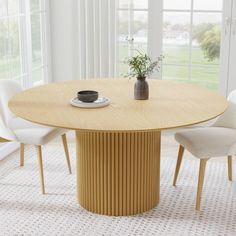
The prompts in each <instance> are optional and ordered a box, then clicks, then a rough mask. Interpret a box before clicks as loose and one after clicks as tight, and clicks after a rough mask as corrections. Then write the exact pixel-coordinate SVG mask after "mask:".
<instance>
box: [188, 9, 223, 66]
mask: <svg viewBox="0 0 236 236" xmlns="http://www.w3.org/2000/svg"><path fill="white" fill-rule="evenodd" d="M193 16H194V18H193V48H192V63H193V64H219V57H220V41H221V18H222V14H221V13H194V15H193Z"/></svg>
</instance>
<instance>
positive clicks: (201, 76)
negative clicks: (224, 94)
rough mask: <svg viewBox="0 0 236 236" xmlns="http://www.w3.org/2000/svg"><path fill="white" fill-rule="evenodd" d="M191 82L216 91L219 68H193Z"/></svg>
mask: <svg viewBox="0 0 236 236" xmlns="http://www.w3.org/2000/svg"><path fill="white" fill-rule="evenodd" d="M191 82H192V83H195V84H199V85H201V86H204V87H207V88H209V89H212V90H217V89H218V87H219V67H218V66H213V67H193V68H192V80H191Z"/></svg>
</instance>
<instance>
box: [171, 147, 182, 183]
mask: <svg viewBox="0 0 236 236" xmlns="http://www.w3.org/2000/svg"><path fill="white" fill-rule="evenodd" d="M183 154H184V147H183V146H181V145H180V146H179V153H178V159H177V162H176V167H175V175H174V181H173V186H176V181H177V178H178V175H179V169H180V166H181V162H182V159H183Z"/></svg>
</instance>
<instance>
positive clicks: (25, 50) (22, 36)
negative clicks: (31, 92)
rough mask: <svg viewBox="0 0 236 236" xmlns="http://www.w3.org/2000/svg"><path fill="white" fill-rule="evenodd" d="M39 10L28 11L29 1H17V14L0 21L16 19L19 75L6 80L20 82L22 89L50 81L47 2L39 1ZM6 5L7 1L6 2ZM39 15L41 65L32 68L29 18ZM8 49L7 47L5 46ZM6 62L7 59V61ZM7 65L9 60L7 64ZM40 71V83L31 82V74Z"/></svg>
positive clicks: (5, 16) (45, 0)
mask: <svg viewBox="0 0 236 236" xmlns="http://www.w3.org/2000/svg"><path fill="white" fill-rule="evenodd" d="M39 2H40V9H39V10H38V11H35V12H31V10H30V0H19V2H18V3H19V10H18V13H17V14H14V15H9V14H8V12H7V14H6V15H4V16H1V17H0V20H7V21H9V20H11V19H15V18H17V21H18V31H19V58H20V67H21V72H20V74H19V75H17V76H14V77H11V76H9V75H8V76H7V77H8V78H7V79H13V80H20V81H21V83H22V85H23V87H25V88H30V87H33V86H37V85H40V84H44V83H48V82H51V81H52V77H51V51H50V42H51V39H50V21H49V20H50V15H49V13H50V11H49V9H50V5H49V1H47V0H39ZM6 4H8V0H6ZM34 14H40V25H41V27H40V29H41V55H42V63H41V65H40V66H39V67H37V68H33V65H32V60H33V57H32V38H31V33H32V32H31V16H32V15H34ZM7 47H8V46H7ZM7 60H8V59H7ZM7 64H8V65H9V60H8V62H7ZM37 70H42V71H43V76H42V80H40V81H36V82H34V81H33V78H32V73H33V72H35V71H37Z"/></svg>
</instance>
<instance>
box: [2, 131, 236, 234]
mask: <svg viewBox="0 0 236 236" xmlns="http://www.w3.org/2000/svg"><path fill="white" fill-rule="evenodd" d="M68 141H69V147H70V155H71V161H72V167H73V174H72V175H68V172H67V168H66V163H65V159H64V153H63V148H62V146H61V145H59V144H60V140H55V142H53V143H51V144H50V145H47V146H45V147H44V148H43V154H44V158H43V159H44V169H45V184H46V193H47V194H46V195H41V194H40V184H39V176H38V166H37V157H36V152H35V149H34V148H33V147H30V146H27V148H26V155H25V160H26V161H25V166H24V167H23V168H22V167H19V152H15V153H13V154H12V155H10V156H9V157H8V158H6V159H4V160H3V161H0V236H2V235H7V236H8V235H50V236H53V235H122V236H123V235H145V236H146V235H164V236H166V235H167V236H168V235H174V236H176V235H177V236H178V235H179V236H182V235H191V236H192V235H201V236H202V235H207V236H208V235H214V236H215V235H236V175H235V177H234V180H235V181H233V182H229V181H228V180H227V165H226V158H217V159H213V160H211V161H210V162H209V165H208V166H207V170H206V178H205V185H204V191H203V196H202V209H201V211H199V212H197V211H195V209H194V206H195V195H196V185H197V178H198V161H196V159H194V158H193V157H192V156H191V154H189V153H186V154H185V158H184V161H183V163H182V169H181V171H180V176H179V180H178V185H177V187H173V186H172V185H171V183H172V178H173V172H174V168H175V161H176V154H177V150H178V145H177V144H176V142H175V141H174V138H173V133H170V132H167V133H164V134H163V137H162V163H161V166H162V172H161V202H160V204H159V205H158V206H157V207H156V208H154V209H153V210H151V211H148V212H146V213H143V214H139V215H135V216H129V217H108V216H101V215H96V214H93V213H90V212H88V211H86V210H85V209H83V208H82V207H80V206H79V205H78V203H77V201H76V196H75V186H76V182H75V179H76V178H75V177H76V176H75V147H74V146H75V145H74V139H73V133H69V134H68ZM235 163H236V162H235ZM234 169H236V165H235V164H234Z"/></svg>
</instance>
